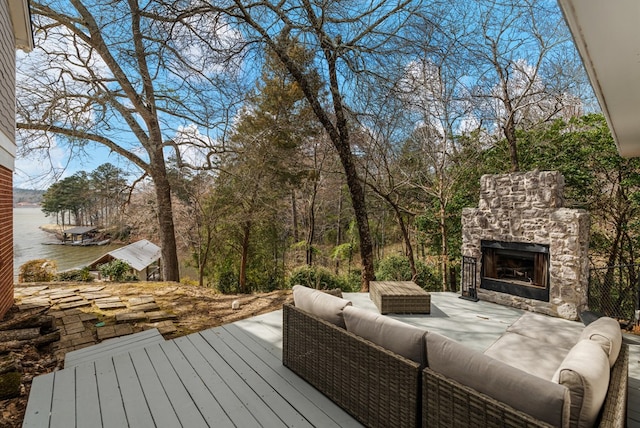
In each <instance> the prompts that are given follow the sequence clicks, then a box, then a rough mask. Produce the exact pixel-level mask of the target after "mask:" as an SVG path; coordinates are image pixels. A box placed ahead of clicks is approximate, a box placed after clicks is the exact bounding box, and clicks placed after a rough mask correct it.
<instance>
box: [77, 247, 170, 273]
mask: <svg viewBox="0 0 640 428" xmlns="http://www.w3.org/2000/svg"><path fill="white" fill-rule="evenodd" d="M113 260H121V261H123V262H126V263H127V264H128V265H129V266H131V270H132V272H131V273H133V274H135V275H136V276H137V277H138V279H139V280H140V281H148V280H151V279H160V278H159V275H160V247H158V246H157V245H156V244H154V243H152V242H150V241H147V240H146V239H142V240H140V241H137V242H134V243H133V244H129V245H127V246H125V247H121V248H118V249H117V250H113V251H109V252H108V253H106V254H104V255H103V256H101V257H100V258H98V259H97V260H95V261H93V262H92V263H91V264H90V265H89V269H91V270H96V269H98V267H99V266H100V265H103V264H106V263H109V262H111V261H113Z"/></svg>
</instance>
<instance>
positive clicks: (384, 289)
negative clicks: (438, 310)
mask: <svg viewBox="0 0 640 428" xmlns="http://www.w3.org/2000/svg"><path fill="white" fill-rule="evenodd" d="M369 295H370V297H371V300H372V301H373V303H375V305H376V306H377V307H378V310H379V311H380V313H381V314H428V313H430V312H431V295H430V294H429V293H427V292H426V291H424V290H423V289H422V288H420V287H419V286H418V285H417V284H416V283H415V282H413V281H371V282H370V283H369Z"/></svg>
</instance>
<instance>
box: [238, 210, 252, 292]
mask: <svg viewBox="0 0 640 428" xmlns="http://www.w3.org/2000/svg"><path fill="white" fill-rule="evenodd" d="M242 232H243V233H242V248H241V254H240V275H239V276H240V277H239V278H238V281H239V283H240V284H239V285H240V292H241V293H246V292H247V259H248V258H249V235H250V233H251V222H245V223H244V225H243V227H242Z"/></svg>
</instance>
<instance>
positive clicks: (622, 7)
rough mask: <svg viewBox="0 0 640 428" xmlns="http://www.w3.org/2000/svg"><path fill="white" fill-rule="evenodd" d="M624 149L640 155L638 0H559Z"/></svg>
mask: <svg viewBox="0 0 640 428" xmlns="http://www.w3.org/2000/svg"><path fill="white" fill-rule="evenodd" d="M558 4H559V5H560V8H561V9H562V12H563V14H564V17H565V20H566V22H567V24H568V26H569V29H570V30H571V33H572V35H573V39H574V42H575V44H576V47H577V49H578V51H579V52H580V56H581V57H582V61H583V63H584V66H585V68H586V71H587V74H588V76H589V80H590V81H591V84H592V86H593V89H594V91H595V93H596V96H597V97H598V102H599V103H600V107H601V108H602V111H603V113H604V115H605V117H606V119H607V123H608V124H609V129H610V130H611V134H612V136H613V138H614V141H615V142H616V145H617V147H618V152H619V153H620V155H622V156H625V157H635V156H640V117H639V116H640V31H639V27H638V22H639V21H640V1H637V0H616V1H615V2H608V1H601V0H558Z"/></svg>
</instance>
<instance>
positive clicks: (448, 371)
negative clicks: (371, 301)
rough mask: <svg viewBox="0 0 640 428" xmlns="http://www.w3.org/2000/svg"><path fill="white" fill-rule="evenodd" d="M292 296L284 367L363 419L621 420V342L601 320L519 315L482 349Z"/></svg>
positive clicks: (324, 297)
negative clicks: (579, 323) (586, 322)
mask: <svg viewBox="0 0 640 428" xmlns="http://www.w3.org/2000/svg"><path fill="white" fill-rule="evenodd" d="M294 302H295V304H294V305H291V304H285V305H284V308H283V309H284V311H283V312H284V314H283V355H282V358H283V363H284V365H285V366H286V367H288V368H290V369H291V370H293V371H294V372H295V373H297V374H298V375H300V376H301V377H302V378H304V379H305V380H306V381H307V382H309V383H310V384H311V385H313V386H314V387H316V388H317V389H318V390H320V391H321V392H322V393H323V394H325V395H326V396H328V397H329V398H330V399H331V400H333V401H334V402H335V403H337V404H338V405H339V406H340V407H342V408H343V409H345V410H346V411H347V412H349V413H350V414H351V415H353V416H354V417H355V418H356V419H357V420H358V421H360V422H361V423H363V424H364V425H365V426H369V427H391V426H393V427H420V426H424V427H427V426H429V427H431V426H446V427H464V426H469V427H472V426H473V427H475V426H496V427H498V426H502V427H505V426H506V427H525V426H536V427H537V426H560V427H590V426H601V427H624V426H625V423H626V390H627V376H628V374H627V367H628V349H627V347H626V346H625V345H621V337H620V338H618V337H614V338H613V339H610V337H609V336H611V331H613V329H612V326H613V325H614V324H612V323H611V322H610V321H608V320H609V319H604V320H603V321H600V320H599V321H598V322H597V323H594V324H593V325H590V326H587V327H585V328H584V329H583V330H582V331H576V330H575V328H564V327H567V326H569V324H571V326H572V327H573V326H574V325H575V323H569V324H565V325H564V326H562V325H561V324H562V322H564V321H563V320H556V319H554V318H549V317H544V316H541V315H535V314H526V315H524V316H523V317H522V318H521V319H520V320H518V322H516V323H514V324H513V325H512V326H511V327H510V328H509V330H508V331H507V332H506V333H505V334H504V335H503V336H502V337H501V338H500V339H498V341H496V343H494V344H493V345H492V346H491V347H490V348H489V349H488V350H487V351H486V352H485V353H484V354H483V353H480V352H477V351H474V350H472V349H469V348H466V347H465V346H463V345H462V344H460V343H457V342H455V341H453V340H450V339H447V338H446V337H444V336H441V335H439V334H437V333H436V332H427V331H425V330H422V329H419V328H417V327H414V326H410V325H407V324H405V323H402V322H400V321H396V320H394V319H392V318H389V317H386V316H384V315H380V314H376V313H374V312H370V311H366V310H363V309H360V308H355V307H353V306H351V302H349V301H347V300H344V299H341V298H339V297H335V296H330V295H328V294H325V293H322V292H318V291H316V290H311V289H308V288H305V287H301V286H296V287H294ZM546 320H548V322H549V323H550V324H548V325H546V324H545V323H546V322H547V321H546ZM611 321H612V320H611ZM565 323H566V322H565ZM563 328H564V329H563ZM603 331H604V332H603ZM522 333H524V334H526V335H527V336H525V335H524V334H522ZM617 333H618V334H619V333H620V331H619V328H618V329H617ZM613 335H614V336H615V333H613ZM519 336H520V337H521V338H522V339H521V340H522V341H523V342H522V343H524V345H522V346H520V347H518V346H517V344H518V339H519ZM536 341H538V342H539V346H537V347H536V346H535V343H536ZM567 341H570V343H571V346H569V345H568V344H567V343H566V342H567ZM558 343H559V344H560V345H562V351H557V348H558V346H557V345H558ZM527 349H528V350H529V351H527ZM549 350H551V351H553V352H552V353H551V355H548V354H545V352H547V351H549ZM551 351H550V352H551ZM527 352H530V354H527ZM516 357H517V358H516ZM536 358H538V360H537V361H538V363H535V361H536ZM510 359H511V361H510ZM550 360H552V361H553V362H552V363H548V361H550ZM594 361H595V363H594ZM528 362H529V363H530V362H534V363H533V364H532V365H531V367H533V368H529V369H527V366H526V364H527V363H528ZM553 365H557V366H558V367H556V368H555V370H554V372H553V375H552V376H551V378H549V379H547V378H546V377H544V376H548V373H550V371H551V370H553ZM540 366H544V367H543V369H540ZM536 370H537V371H536ZM540 370H542V371H540ZM532 372H533V373H532ZM583 372H585V373H583ZM594 409H595V410H594Z"/></svg>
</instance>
